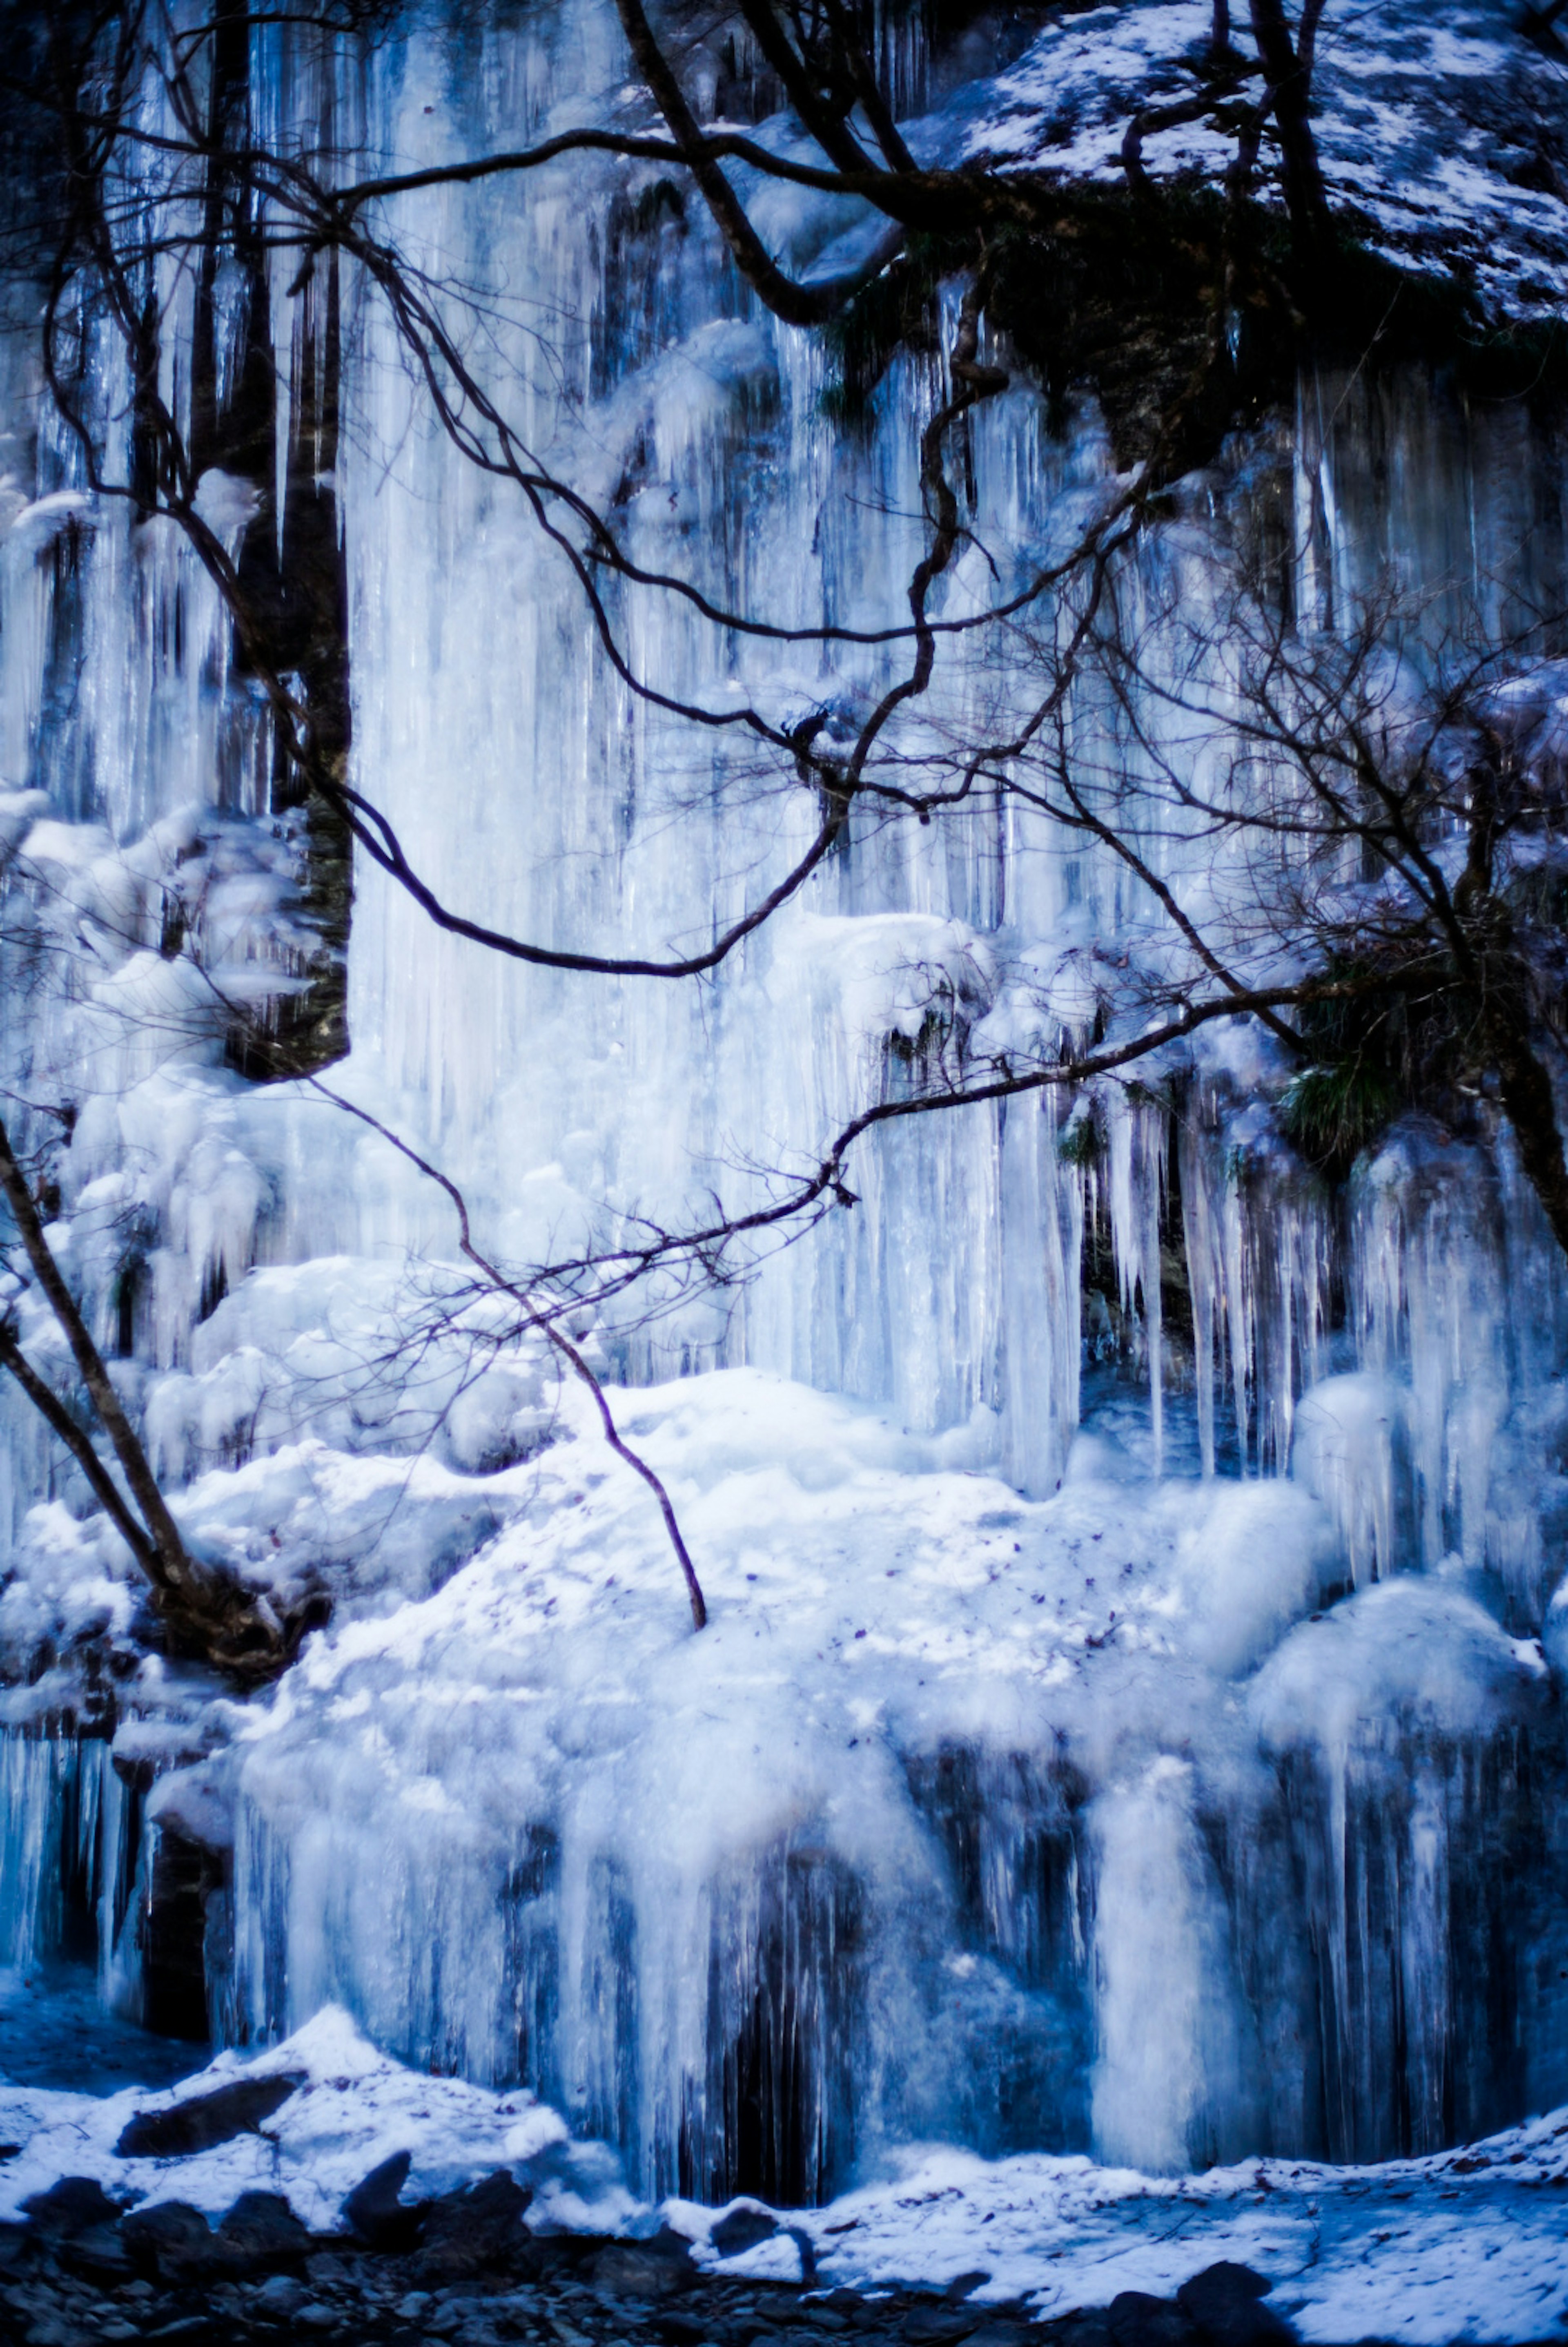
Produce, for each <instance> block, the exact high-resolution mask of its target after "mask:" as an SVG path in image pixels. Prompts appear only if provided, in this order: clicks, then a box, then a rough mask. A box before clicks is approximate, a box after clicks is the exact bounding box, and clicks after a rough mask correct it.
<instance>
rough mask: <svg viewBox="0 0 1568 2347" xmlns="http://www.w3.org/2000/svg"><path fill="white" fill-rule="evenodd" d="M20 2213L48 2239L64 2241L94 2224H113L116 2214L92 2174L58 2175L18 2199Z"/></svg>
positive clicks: (114, 2204)
mask: <svg viewBox="0 0 1568 2347" xmlns="http://www.w3.org/2000/svg"><path fill="white" fill-rule="evenodd" d="M22 2208H23V2211H24V2213H25V2215H26V2216H27V2217H29V2218H30V2219H32V2222H33V2223H34V2225H35V2226H36V2228H37V2229H38V2231H39V2232H40V2233H46V2234H48V2236H49V2238H50V2239H52V2240H56V2241H68V2240H71V2239H74V2237H75V2236H76V2234H78V2233H85V2232H87V2231H88V2230H89V2229H90V2228H92V2227H93V2226H96V2225H113V2224H115V2223H117V2221H118V2219H119V2216H120V2213H121V2212H120V2207H119V2204H118V2202H117V2201H115V2200H111V2199H110V2198H109V2196H108V2194H107V2192H106V2191H105V2190H104V2188H103V2186H102V2185H101V2184H100V2183H99V2182H98V2180H97V2177H95V2176H62V2177H61V2178H60V2179H59V2181H58V2183H56V2184H51V2185H50V2187H49V2188H48V2190H47V2191H46V2192H35V2193H34V2194H33V2196H32V2198H31V2199H29V2200H24V2201H23V2203H22Z"/></svg>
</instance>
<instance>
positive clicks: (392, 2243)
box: [342, 2151, 424, 2256]
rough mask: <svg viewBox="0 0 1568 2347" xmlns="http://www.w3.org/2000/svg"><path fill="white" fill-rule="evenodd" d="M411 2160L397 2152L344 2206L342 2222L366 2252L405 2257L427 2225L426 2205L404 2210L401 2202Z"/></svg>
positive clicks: (384, 2162) (413, 2205) (385, 2160)
mask: <svg viewBox="0 0 1568 2347" xmlns="http://www.w3.org/2000/svg"><path fill="white" fill-rule="evenodd" d="M412 2164H413V2163H412V2158H411V2157H410V2155H409V2154H408V2153H407V2152H406V2151H394V2152H393V2153H392V2157H391V2158H390V2159H383V2160H382V2164H381V2166H380V2167H379V2168H372V2170H371V2172H370V2174H369V2175H368V2176H367V2177H366V2178H365V2179H364V2181H363V2183H362V2184H356V2185H355V2187H354V2188H353V2190H352V2191H351V2193H350V2194H349V2197H348V2198H347V2199H346V2200H345V2201H344V2202H343V2209H342V2213H343V2220H344V2222H345V2223H346V2224H347V2225H348V2227H349V2229H350V2230H351V2232H352V2233H353V2235H354V2237H355V2239H357V2240H361V2241H362V2242H363V2243H364V2244H365V2247H366V2248H367V2249H371V2250H386V2251H389V2252H390V2253H391V2254H392V2255H393V2256H402V2254H403V2253H404V2252H406V2251H407V2250H412V2248H413V2246H414V2244H415V2242H416V2241H417V2240H418V2239H419V2237H420V2233H421V2231H422V2230H423V2225H424V2208H423V2203H414V2204H410V2205H408V2206H405V2205H404V2203H403V2202H402V2200H401V2199H400V2198H398V2195H399V2194H400V2193H401V2192H402V2188H403V2186H404V2185H405V2184H406V2183H407V2182H408V2172H409V2169H410V2168H411V2167H412Z"/></svg>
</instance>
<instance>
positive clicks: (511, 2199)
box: [419, 2170, 534, 2274]
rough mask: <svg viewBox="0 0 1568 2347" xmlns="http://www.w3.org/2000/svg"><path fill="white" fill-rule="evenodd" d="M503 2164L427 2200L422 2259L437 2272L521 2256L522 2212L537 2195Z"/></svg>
mask: <svg viewBox="0 0 1568 2347" xmlns="http://www.w3.org/2000/svg"><path fill="white" fill-rule="evenodd" d="M533 2197H534V2196H533V2194H532V2193H531V2192H525V2191H524V2189H523V2188H522V2186H521V2185H519V2184H518V2183H516V2182H515V2181H514V2178H512V2177H510V2176H508V2175H507V2174H506V2173H505V2172H504V2170H503V2171H502V2173H500V2174H499V2175H496V2176H486V2177H484V2178H483V2179H482V2181H481V2182H479V2183H478V2184H472V2185H470V2186H469V2187H468V2188H466V2190H464V2191H461V2192H443V2194H442V2196H441V2198H440V2199H439V2200H432V2201H430V2202H428V2203H427V2204H426V2208H425V2216H424V2230H423V2235H422V2236H421V2239H420V2250H419V2254H420V2261H421V2263H422V2264H423V2266H425V2267H426V2268H428V2269H429V2270H430V2271H431V2272H433V2273H442V2274H473V2273H481V2272H483V2271H484V2269H485V2268H486V2267H489V2266H494V2267H498V2268H505V2267H509V2266H512V2265H514V2264H516V2263H517V2262H518V2260H520V2258H521V2257H522V2256H523V2253H524V2250H526V2248H527V2246H528V2244H527V2241H526V2239H525V2237H524V2232H523V2212H524V2209H526V2208H527V2206H528V2204H529V2202H530V2201H531V2200H532V2198H533Z"/></svg>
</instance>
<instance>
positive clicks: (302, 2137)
mask: <svg viewBox="0 0 1568 2347" xmlns="http://www.w3.org/2000/svg"><path fill="white" fill-rule="evenodd" d="M280 2075H298V2076H299V2078H300V2086H299V2087H298V2089H297V2090H296V2092H295V2093H294V2094H293V2095H292V2096H290V2099H289V2100H288V2101H287V2102H286V2103H284V2104H283V2105H282V2106H281V2107H280V2109H279V2110H278V2111H277V2112H276V2113H275V2114H274V2116H272V2117H271V2118H270V2119H268V2120H267V2121H265V2122H264V2124H263V2126H262V2127H261V2128H260V2131H259V2132H256V2133H245V2134H240V2135H236V2136H234V2137H231V2138H230V2139H229V2141H228V2142H227V2143H221V2144H219V2145H217V2146H215V2147H213V2148H212V2149H211V2150H209V2151H205V2152H199V2153H196V2154H193V2155H191V2156H190V2157H185V2158H178V2159H149V2158H124V2159H122V2158H120V2157H118V2156H117V2153H116V2151H115V2148H114V2147H115V2145H116V2143H117V2141H118V2139H119V2137H120V2136H121V2134H122V2133H123V2132H124V2129H125V2127H126V2125H127V2122H128V2120H129V2119H130V2118H131V2116H132V2115H133V2114H134V2113H135V2112H137V2111H153V2112H156V2111H166V2110H171V2109H173V2108H175V2107H176V2106H178V2104H180V2103H182V2102H185V2101H188V2100H189V2099H190V2098H191V2097H192V2096H199V2095H202V2094H208V2093H210V2092H212V2091H213V2090H214V2089H215V2088H217V2087H219V2086H228V2085H229V2084H231V2083H232V2082H233V2081H234V2080H235V2079H237V2078H241V2077H245V2078H270V2077H277V2076H280ZM0 2129H3V2130H4V2132H5V2137H6V2139H7V2140H8V2141H12V2142H20V2144H21V2146H22V2148H21V2150H20V2151H19V2152H18V2153H17V2154H16V2156H15V2157H14V2158H13V2159H11V2160H10V2161H8V2162H7V2164H6V2167H5V2171H4V2176H3V2177H0V2220H5V2219H10V2220H12V2221H15V2219H16V2218H17V2217H18V2216H19V2215H20V2214H21V2213H22V2211H23V2208H24V2204H25V2201H26V2200H27V2199H28V2198H30V2197H31V2195H32V2194H34V2193H35V2192H40V2191H44V2190H46V2188H47V2187H48V2186H49V2185H50V2184H51V2183H53V2182H54V2181H55V2180H56V2178H58V2177H60V2176H90V2177H93V2178H96V2179H97V2181H98V2182H99V2183H101V2184H102V2185H103V2187H104V2188H105V2190H106V2191H107V2192H108V2193H109V2194H110V2195H111V2197H112V2198H116V2199H119V2200H122V2201H124V2202H126V2203H127V2204H131V2203H134V2204H135V2205H136V2206H137V2207H153V2206H156V2205H157V2203H158V2201H160V2200H185V2201H188V2203H189V2204H190V2205H191V2206H192V2207H193V2208H196V2209H201V2210H202V2211H203V2212H204V2214H206V2215H207V2216H208V2217H209V2218H211V2219H217V2218H219V2216H221V2215H222V2214H223V2212H224V2210H225V2209H229V2208H231V2207H232V2206H233V2204H234V2202H235V2200H236V2199H238V2198H239V2195H240V2193H241V2192H250V2191H260V2192H276V2193H280V2194H281V2195H282V2197H283V2198H285V2199H287V2201H288V2202H289V2205H290V2208H291V2209H293V2211H294V2213H295V2215H296V2216H297V2217H298V2218H300V2220H301V2222H302V2223H304V2224H306V2225H308V2226H310V2227H311V2229H312V2230H313V2231H319V2232H327V2231H331V2229H333V2228H334V2227H335V2226H337V2225H338V2223H339V2222H340V2218H339V2210H340V2209H341V2203H342V2201H343V2199H344V2198H345V2197H346V2196H347V2195H348V2194H349V2193H350V2192H351V2191H352V2190H353V2188H354V2187H355V2185H356V2184H358V2183H360V2182H361V2181H362V2179H363V2178H365V2177H366V2176H368V2175H369V2174H370V2173H371V2170H372V2168H378V2167H380V2165H381V2164H382V2161H383V2160H385V2159H388V2158H390V2157H392V2154H393V2153H394V2152H398V2151H407V2152H409V2153H410V2154H411V2155H412V2158H411V2165H410V2168H409V2175H408V2180H407V2183H406V2184H405V2186H404V2188H403V2190H404V2196H405V2198H408V2199H410V2200H413V2199H419V2198H432V2197H433V2196H434V2195H435V2194H437V2193H441V2192H450V2191H453V2190H456V2189H459V2188H461V2187H462V2186H463V2185H464V2184H467V2183H469V2182H471V2181H472V2180H473V2178H476V2177H479V2176H482V2175H484V2174H487V2173H489V2172H491V2171H493V2170H494V2169H495V2168H511V2169H512V2170H513V2172H514V2174H515V2175H516V2176H517V2177H518V2178H519V2180H520V2181H525V2182H527V2183H529V2184H531V2185H532V2186H533V2188H534V2190H535V2202H534V2207H533V2209H532V2210H531V2211H530V2217H531V2220H532V2221H533V2222H534V2223H535V2224H539V2223H544V2224H549V2223H550V2222H551V2221H553V2220H555V2221H559V2219H558V2216H557V2211H558V2210H564V2211H565V2214H566V2219H567V2221H568V2222H572V2223H575V2224H578V2225H584V2226H588V2227H592V2228H594V2229H599V2230H604V2231H613V2230H619V2229H621V2228H622V2227H624V2226H625V2224H626V2220H627V2218H628V2216H629V2215H630V2213H631V2209H632V2204H631V2202H630V2200H629V2199H628V2197H627V2195H626V2191H625V2190H624V2188H622V2187H621V2186H620V2185H619V2183H618V2182H617V2180H616V2175H615V2168H614V2163H613V2161H611V2160H610V2159H609V2158H608V2157H607V2156H606V2154H605V2153H604V2152H603V2151H602V2150H599V2149H598V2148H597V2147H594V2146H592V2145H588V2146H583V2147H574V2146H572V2145H570V2144H569V2143H568V2141H567V2137H566V2130H565V2127H564V2126H563V2124H562V2122H561V2120H560V2119H559V2118H558V2117H557V2116H556V2115H555V2112H554V2111H551V2110H547V2109H545V2107H544V2106H542V2105H540V2104H538V2103H537V2102H535V2099H534V2097H533V2096H531V2095H527V2094H523V2093H520V2092H519V2093H516V2094H512V2095H504V2096H498V2095H492V2094H487V2093H485V2091H484V2088H483V2087H478V2086H465V2085H464V2084H463V2082H462V2081H461V2080H460V2079H455V2078H433V2077H428V2076H421V2075H419V2074H418V2073H417V2072H415V2071H411V2070H407V2069H404V2068H402V2067H401V2066H400V2065H398V2064H397V2063H395V2062H389V2061H388V2060H387V2059H386V2057H385V2056H384V2055H380V2054H378V2053H377V2052H376V2051H375V2049H374V2047H373V2046H372V2045H370V2044H368V2043H367V2041H366V2040H365V2038H364V2037H363V2036H361V2034H360V2032H359V2031H358V2030H356V2029H355V2027H354V2026H353V2024H352V2023H351V2021H350V2019H349V2017H348V2015H347V2014H344V2013H342V2012H341V2011H338V2010H335V2009H333V2008H331V2007H328V2008H326V2009H324V2010H323V2011H321V2013H318V2014H315V2015H313V2017H312V2018H311V2021H310V2022H309V2023H308V2024H306V2026H305V2027H304V2028H302V2029H300V2030H299V2031H298V2032H296V2034H294V2035H293V2036H292V2037H291V2038H290V2039H288V2040H287V2041H286V2042H285V2043H284V2044H282V2045H276V2046H273V2047H271V2048H270V2050H269V2051H268V2052H267V2053H265V2054H261V2055H256V2056H254V2057H253V2058H252V2059H250V2060H249V2061H242V2060H240V2059H239V2057H238V2056H237V2055H233V2054H220V2055H219V2056H218V2058H217V2059H216V2061H214V2062H212V2063H210V2064H209V2065H208V2067H207V2068H206V2069H204V2070H201V2071H199V2072H198V2073H197V2074H196V2075H194V2076H192V2077H190V2078H188V2079H184V2080H182V2081H181V2083H180V2084H179V2085H178V2086H174V2087H169V2088H167V2089H165V2090H164V2091H163V2092H161V2093H158V2094H148V2092H147V2091H146V2090H145V2089H144V2088H142V2087H139V2086H127V2087H125V2088H123V2089H122V2090H121V2091H120V2092H119V2093H117V2094H115V2095H109V2096H92V2095H85V2094H67V2093H64V2092H61V2091H60V2090H58V2089H50V2088H46V2087H32V2088H22V2087H15V2086H0Z"/></svg>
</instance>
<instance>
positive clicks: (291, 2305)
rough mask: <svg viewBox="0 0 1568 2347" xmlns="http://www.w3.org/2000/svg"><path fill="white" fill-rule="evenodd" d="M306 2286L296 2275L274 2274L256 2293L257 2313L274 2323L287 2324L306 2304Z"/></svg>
mask: <svg viewBox="0 0 1568 2347" xmlns="http://www.w3.org/2000/svg"><path fill="white" fill-rule="evenodd" d="M305 2301H306V2291H305V2285H304V2283H303V2282H302V2281H300V2279H299V2277H298V2276H297V2275H295V2274H274V2275H273V2276H272V2277H271V2279H270V2280H269V2281H264V2282H263V2283H262V2285H261V2287H260V2290H259V2291H257V2293H256V2301H255V2303H256V2311H257V2312H258V2314H264V2315H266V2316H268V2317H269V2319H270V2321H274V2322H287V2321H289V2320H290V2317H291V2316H292V2315H296V2314H298V2313H299V2311H300V2308H301V2307H302V2306H303V2305H304V2304H305Z"/></svg>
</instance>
